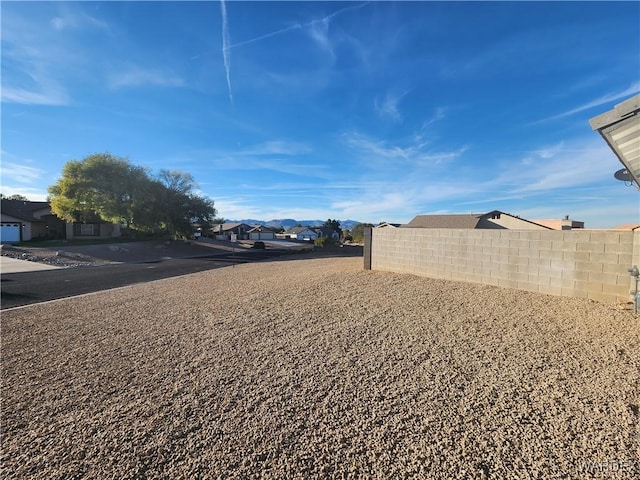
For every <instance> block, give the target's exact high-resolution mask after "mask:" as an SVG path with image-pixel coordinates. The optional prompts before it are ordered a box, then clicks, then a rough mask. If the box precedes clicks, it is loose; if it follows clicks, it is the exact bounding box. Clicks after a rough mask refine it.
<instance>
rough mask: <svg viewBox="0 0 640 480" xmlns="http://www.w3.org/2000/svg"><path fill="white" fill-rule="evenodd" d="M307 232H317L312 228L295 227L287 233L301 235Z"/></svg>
mask: <svg viewBox="0 0 640 480" xmlns="http://www.w3.org/2000/svg"><path fill="white" fill-rule="evenodd" d="M305 230H309V231H310V232H313V233H316V232H315V230H314V229H313V228H311V227H293V228H290V229H289V230H287V231H286V233H300V232H304V231H305Z"/></svg>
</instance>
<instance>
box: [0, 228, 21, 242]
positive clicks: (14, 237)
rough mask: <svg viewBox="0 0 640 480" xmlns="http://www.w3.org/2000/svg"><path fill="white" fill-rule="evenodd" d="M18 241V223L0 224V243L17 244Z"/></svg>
mask: <svg viewBox="0 0 640 480" xmlns="http://www.w3.org/2000/svg"><path fill="white" fill-rule="evenodd" d="M19 241H20V224H19V223H1V224H0V242H3V243H6V242H19Z"/></svg>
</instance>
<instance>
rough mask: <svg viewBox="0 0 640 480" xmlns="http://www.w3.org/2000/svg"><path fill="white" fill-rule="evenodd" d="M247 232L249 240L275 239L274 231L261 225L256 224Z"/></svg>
mask: <svg viewBox="0 0 640 480" xmlns="http://www.w3.org/2000/svg"><path fill="white" fill-rule="evenodd" d="M247 233H248V234H249V240H275V238H276V232H274V231H273V230H272V229H271V228H269V227H265V226H263V225H256V226H255V227H253V228H252V229H251V230H249V231H248V232H247Z"/></svg>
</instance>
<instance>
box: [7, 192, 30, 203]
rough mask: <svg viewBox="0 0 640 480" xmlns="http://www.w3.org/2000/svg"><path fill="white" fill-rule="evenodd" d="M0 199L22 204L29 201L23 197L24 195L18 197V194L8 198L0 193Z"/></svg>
mask: <svg viewBox="0 0 640 480" xmlns="http://www.w3.org/2000/svg"><path fill="white" fill-rule="evenodd" d="M0 199H2V200H21V201H23V202H28V201H29V199H28V198H27V197H25V196H24V195H20V194H17V193H14V194H13V195H9V196H8V197H7V196H5V195H3V194H1V193H0Z"/></svg>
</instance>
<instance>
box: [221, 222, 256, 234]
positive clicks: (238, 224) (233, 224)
mask: <svg viewBox="0 0 640 480" xmlns="http://www.w3.org/2000/svg"><path fill="white" fill-rule="evenodd" d="M238 227H245V228H246V229H250V228H251V226H250V225H247V224H246V223H242V222H225V223H222V224H220V227H219V228H220V230H219V231H221V232H228V231H229V230H234V229H236V228H238Z"/></svg>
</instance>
